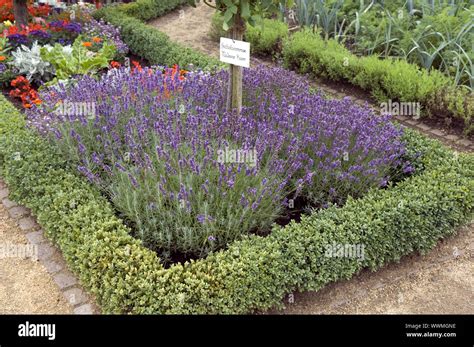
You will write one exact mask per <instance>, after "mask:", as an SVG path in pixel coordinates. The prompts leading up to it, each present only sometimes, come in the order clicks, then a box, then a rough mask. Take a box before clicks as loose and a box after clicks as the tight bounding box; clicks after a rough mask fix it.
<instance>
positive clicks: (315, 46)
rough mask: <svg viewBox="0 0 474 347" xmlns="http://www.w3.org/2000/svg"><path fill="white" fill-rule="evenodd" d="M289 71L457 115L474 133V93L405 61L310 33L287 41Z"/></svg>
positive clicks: (429, 111)
mask: <svg viewBox="0 0 474 347" xmlns="http://www.w3.org/2000/svg"><path fill="white" fill-rule="evenodd" d="M282 54H283V59H284V63H285V65H286V67H288V68H292V69H295V70H297V71H299V72H304V73H312V74H314V75H317V76H321V77H323V78H326V79H329V80H332V81H344V82H349V83H352V84H354V85H357V86H359V87H361V88H362V89H365V90H368V91H370V92H371V93H372V95H373V96H374V97H375V98H376V99H377V100H379V101H381V102H385V101H387V99H393V100H394V101H406V102H419V103H420V104H421V105H422V107H423V108H424V113H423V114H422V116H423V115H425V116H437V117H440V118H444V117H452V118H455V119H458V120H460V121H462V122H463V123H464V129H465V132H466V133H471V132H472V131H474V125H473V115H474V95H473V93H472V92H471V93H470V92H468V91H467V90H465V89H462V88H456V87H454V86H453V85H452V81H451V80H450V78H448V77H446V76H444V75H443V74H442V73H441V72H439V71H437V70H431V71H429V72H428V71H427V70H425V69H420V68H419V67H418V66H416V65H414V64H409V63H407V62H406V61H403V60H390V59H379V58H378V57H376V56H369V57H360V58H359V57H357V56H355V55H354V54H352V53H351V52H350V51H349V50H347V49H346V48H345V47H343V46H342V45H340V44H339V43H337V42H336V41H334V40H329V41H324V40H323V39H322V38H321V37H320V35H319V34H317V33H313V32H312V31H310V30H303V31H300V32H297V33H295V34H294V35H292V36H291V37H289V38H287V39H286V40H284V42H283V51H282Z"/></svg>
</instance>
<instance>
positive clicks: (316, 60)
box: [282, 30, 359, 81]
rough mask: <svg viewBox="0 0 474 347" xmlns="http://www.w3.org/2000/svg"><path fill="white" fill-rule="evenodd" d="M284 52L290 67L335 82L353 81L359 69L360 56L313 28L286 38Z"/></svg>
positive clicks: (285, 60) (284, 57)
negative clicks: (326, 39) (357, 56)
mask: <svg viewBox="0 0 474 347" xmlns="http://www.w3.org/2000/svg"><path fill="white" fill-rule="evenodd" d="M282 53H283V60H284V63H285V65H286V67H289V68H292V69H296V70H297V71H299V72H302V73H311V74H314V75H316V76H321V77H324V78H327V79H330V80H333V81H342V80H345V81H349V80H352V78H353V77H354V76H355V74H356V73H357V71H358V69H359V67H358V60H357V58H356V57H355V56H354V55H352V54H351V53H350V52H349V51H348V50H347V49H345V48H344V47H343V46H341V45H339V44H338V43H337V42H336V41H334V40H328V41H325V40H323V39H322V38H321V37H320V36H319V34H318V33H313V32H312V31H310V30H303V31H300V32H297V33H295V34H293V35H292V36H291V38H289V39H286V40H284V41H283V51H282Z"/></svg>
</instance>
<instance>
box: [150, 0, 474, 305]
mask: <svg viewBox="0 0 474 347" xmlns="http://www.w3.org/2000/svg"><path fill="white" fill-rule="evenodd" d="M213 13H214V10H213V9H212V8H210V7H209V6H206V5H205V4H203V3H200V4H199V5H198V6H197V8H192V7H183V8H181V9H179V10H176V11H174V12H172V13H170V14H168V15H166V16H163V17H161V18H158V19H156V20H153V21H151V22H150V23H149V24H150V25H152V26H154V27H156V28H158V29H159V30H160V31H162V32H165V33H166V34H167V35H168V36H169V37H170V38H171V39H172V40H173V41H176V42H179V43H181V44H183V45H185V46H188V47H191V48H194V49H197V50H199V51H201V52H203V53H207V54H209V55H211V56H214V57H218V54H219V49H218V48H219V45H218V43H217V42H214V41H212V40H211V39H210V36H209V32H210V28H211V18H212V15H213ZM252 59H253V58H252ZM284 304H285V306H286V308H285V309H284V310H279V311H270V312H266V313H272V314H398V313H400V314H402V313H405V314H421V313H426V314H430V313H431V314H449V313H453V314H461V313H464V314H466V313H467V314H473V313H474V224H471V225H470V226H468V227H464V228H460V229H459V230H458V234H457V235H456V236H454V237H451V238H449V239H447V240H443V241H441V242H440V243H439V244H438V246H437V247H436V248H435V249H433V250H432V251H431V252H429V253H428V254H427V255H424V256H422V255H411V256H408V257H405V258H403V259H401V261H400V262H399V263H395V264H390V265H388V266H386V267H384V268H382V269H379V270H378V271H377V272H370V271H368V270H364V271H362V272H361V273H360V274H359V275H357V276H355V277H353V278H352V279H350V280H347V281H339V282H336V283H332V284H330V285H328V286H326V287H325V288H323V289H321V290H319V291H317V292H306V293H294V294H291V295H289V296H287V297H286V298H285V301H284Z"/></svg>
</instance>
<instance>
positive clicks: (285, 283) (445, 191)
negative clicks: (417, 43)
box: [0, 96, 474, 314]
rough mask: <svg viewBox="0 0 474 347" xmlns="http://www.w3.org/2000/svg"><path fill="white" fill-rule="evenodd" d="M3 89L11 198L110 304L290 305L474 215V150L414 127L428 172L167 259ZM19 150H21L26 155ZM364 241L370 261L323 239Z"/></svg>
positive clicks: (141, 307)
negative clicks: (456, 147) (460, 149)
mask: <svg viewBox="0 0 474 347" xmlns="http://www.w3.org/2000/svg"><path fill="white" fill-rule="evenodd" d="M24 123H25V122H24V120H23V119H22V116H21V115H20V114H19V112H18V111H17V110H16V109H15V108H14V107H13V105H11V104H10V103H9V102H8V101H6V100H5V99H4V97H3V96H0V168H1V170H2V171H1V173H2V176H3V177H4V179H5V181H6V182H7V184H8V185H9V187H10V190H11V192H12V198H13V199H15V200H17V201H19V202H20V203H22V204H24V205H26V206H28V207H30V208H31V209H32V211H33V213H34V214H35V215H36V216H37V218H38V221H39V223H40V224H41V225H42V226H43V228H44V230H45V232H46V235H47V236H48V237H49V238H50V239H52V240H53V241H54V242H55V243H56V244H57V245H58V246H59V247H60V248H61V250H62V252H63V254H64V257H65V259H66V261H67V262H68V264H69V267H70V268H71V270H72V271H74V272H75V273H76V274H77V275H78V277H79V278H80V281H81V283H82V284H83V285H84V286H85V287H86V288H88V290H89V291H90V292H91V293H93V294H95V295H96V298H97V300H98V302H99V304H100V305H101V307H102V309H103V312H104V313H136V314H138V313H140V314H143V313H247V312H252V311H255V310H264V309H268V308H270V307H273V306H274V305H281V299H282V298H283V296H284V295H285V294H286V293H289V292H292V291H294V290H317V289H320V288H322V287H323V286H324V285H326V284H328V283H330V282H332V281H336V280H339V279H343V278H350V277H351V276H353V275H354V274H356V273H357V272H358V271H360V270H361V269H362V268H365V267H368V268H370V269H377V268H378V267H380V266H382V265H384V264H386V263H387V262H390V261H397V260H399V259H400V258H401V257H402V256H404V255H406V254H409V253H412V252H414V251H420V252H426V251H428V250H429V249H431V248H432V247H433V246H434V245H435V244H436V242H437V241H438V240H439V239H440V238H443V237H446V236H448V235H451V234H452V233H454V230H455V229H454V228H455V227H456V226H458V225H460V224H462V223H464V222H466V221H468V220H470V219H471V218H472V212H473V207H474V201H473V200H474V194H473V192H474V157H473V156H472V155H464V154H460V155H459V156H455V155H453V153H452V152H451V151H450V150H448V149H446V148H445V147H443V146H442V145H440V144H439V143H438V142H436V141H433V140H428V139H425V138H423V137H421V136H420V135H417V134H416V133H414V132H412V131H408V132H407V136H406V139H407V142H408V147H409V152H410V153H411V154H415V153H418V154H421V159H420V163H419V165H420V166H422V167H424V170H423V171H422V172H421V173H419V174H418V175H415V176H412V177H410V178H409V179H407V180H405V181H403V182H401V183H399V184H397V185H396V186H394V187H390V188H389V189H385V190H376V191H375V190H374V191H372V192H370V193H369V194H367V195H366V196H365V197H364V198H362V199H359V200H349V201H348V202H347V204H346V205H345V206H344V207H342V208H336V207H330V208H328V209H327V210H324V211H321V212H316V213H313V214H312V215H310V216H305V217H303V218H302V220H301V222H300V223H295V222H293V223H291V224H290V225H288V226H286V227H284V228H282V227H275V228H274V230H273V232H272V233H271V234H270V235H269V236H268V237H265V238H263V237H258V236H251V237H248V238H246V239H244V240H242V241H238V242H235V243H233V244H231V245H230V246H229V248H228V249H227V250H226V251H220V252H217V253H213V254H211V255H210V256H208V257H207V258H205V259H202V260H199V261H192V262H190V263H185V264H183V265H181V264H178V265H173V266H172V267H171V268H169V269H164V268H163V267H162V265H161V264H160V261H159V259H158V257H157V256H156V254H155V253H153V252H151V251H150V250H148V249H146V248H144V247H143V246H142V245H141V243H140V242H139V241H138V240H136V239H134V238H132V237H131V236H130V235H129V230H128V229H127V228H126V227H125V226H124V224H123V223H122V221H121V220H120V219H118V218H117V217H116V216H115V215H114V213H113V209H112V207H111V206H110V204H109V203H108V201H107V200H106V199H105V198H103V197H102V196H101V195H100V194H99V192H98V191H97V189H95V188H94V187H92V186H91V185H89V184H88V183H86V181H85V180H84V179H83V178H81V177H79V176H78V175H76V174H75V172H76V171H75V170H74V169H73V168H70V167H68V165H67V162H66V161H65V159H64V158H62V157H61V156H60V155H59V154H58V153H57V152H56V150H55V148H54V147H53V146H52V145H50V144H48V143H47V142H46V141H45V140H43V139H42V138H40V137H39V136H37V135H36V134H35V133H33V131H32V130H28V129H26V128H25V127H24ZM17 159H19V160H17ZM334 242H337V243H340V244H358V243H359V244H360V243H361V244H364V245H365V259H364V260H363V261H359V260H357V259H351V258H328V257H325V256H324V246H325V245H327V244H332V243H334Z"/></svg>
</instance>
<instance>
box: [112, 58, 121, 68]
mask: <svg viewBox="0 0 474 347" xmlns="http://www.w3.org/2000/svg"><path fill="white" fill-rule="evenodd" d="M110 66H111V67H112V68H113V69H116V68H119V67H120V63H119V62H118V61H115V60H114V61H111V62H110Z"/></svg>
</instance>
